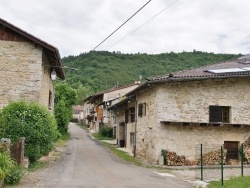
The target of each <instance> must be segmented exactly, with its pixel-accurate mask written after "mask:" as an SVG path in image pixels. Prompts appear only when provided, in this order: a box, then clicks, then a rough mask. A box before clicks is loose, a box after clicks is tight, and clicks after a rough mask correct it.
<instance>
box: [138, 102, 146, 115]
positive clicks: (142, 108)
mask: <svg viewBox="0 0 250 188" xmlns="http://www.w3.org/2000/svg"><path fill="white" fill-rule="evenodd" d="M145 115H146V103H140V104H138V116H139V117H142V116H145Z"/></svg>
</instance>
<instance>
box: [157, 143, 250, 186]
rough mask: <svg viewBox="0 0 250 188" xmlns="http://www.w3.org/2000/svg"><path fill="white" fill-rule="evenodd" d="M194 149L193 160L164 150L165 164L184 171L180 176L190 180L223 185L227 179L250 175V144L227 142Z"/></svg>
mask: <svg viewBox="0 0 250 188" xmlns="http://www.w3.org/2000/svg"><path fill="white" fill-rule="evenodd" d="M194 148H195V149H194V157H193V158H192V160H189V159H187V158H186V157H185V156H183V155H182V156H179V155H177V153H175V152H171V151H168V150H162V156H164V158H165V159H166V160H165V161H164V164H165V165H168V166H172V167H169V168H171V169H176V170H177V171H179V170H180V169H182V170H180V171H179V172H178V174H179V175H181V176H186V177H188V178H190V180H191V179H192V180H194V179H200V180H202V181H211V180H221V182H222V185H223V181H224V179H225V178H229V177H232V176H244V175H250V155H249V154H250V147H249V144H245V143H244V144H241V145H239V142H225V143H224V145H223V146H222V145H219V144H213V145H202V144H197V145H195V146H194ZM162 163H163V162H162ZM177 166H185V167H184V168H182V167H177ZM187 166H188V167H187ZM184 171H185V172H184ZM186 171H187V172H186ZM187 174H188V175H187Z"/></svg>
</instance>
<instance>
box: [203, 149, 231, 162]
mask: <svg viewBox="0 0 250 188" xmlns="http://www.w3.org/2000/svg"><path fill="white" fill-rule="evenodd" d="M226 155H227V150H226V149H224V150H223V164H226ZM202 158H203V160H202V161H203V165H218V164H221V151H220V150H216V151H211V152H208V153H206V154H204V155H203V157H202Z"/></svg>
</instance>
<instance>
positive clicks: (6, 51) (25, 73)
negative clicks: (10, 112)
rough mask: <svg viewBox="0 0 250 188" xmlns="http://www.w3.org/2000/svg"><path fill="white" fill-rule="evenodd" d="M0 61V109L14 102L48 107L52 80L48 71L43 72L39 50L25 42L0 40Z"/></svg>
mask: <svg viewBox="0 0 250 188" xmlns="http://www.w3.org/2000/svg"><path fill="white" fill-rule="evenodd" d="M0 62H1V63H0V109H1V108H3V107H4V106H7V105H8V104H9V103H10V102H12V101H17V100H25V101H37V102H40V103H41V104H44V105H45V106H48V98H47V97H48V96H47V95H48V94H49V91H48V88H50V89H51V81H50V78H49V75H48V72H46V71H45V72H43V71H44V70H43V66H42V48H40V47H38V46H35V45H33V44H31V43H27V42H14V41H0ZM45 75H46V76H45ZM49 85H50V86H49ZM46 98H47V100H46ZM45 101H46V102H45Z"/></svg>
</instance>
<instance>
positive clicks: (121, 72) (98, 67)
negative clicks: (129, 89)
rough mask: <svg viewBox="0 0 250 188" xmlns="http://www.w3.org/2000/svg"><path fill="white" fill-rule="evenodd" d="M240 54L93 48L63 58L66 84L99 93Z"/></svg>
mask: <svg viewBox="0 0 250 188" xmlns="http://www.w3.org/2000/svg"><path fill="white" fill-rule="evenodd" d="M239 56H240V54H238V55H235V54H214V53H207V52H201V51H195V50H194V51H193V52H181V53H174V52H170V53H162V54H155V55H151V54H140V53H137V54H122V53H120V52H113V53H112V52H107V51H92V52H89V53H83V54H81V55H79V56H68V57H65V58H63V59H62V61H63V64H64V66H68V67H73V68H76V69H78V70H77V71H74V72H72V71H67V69H66V78H67V83H69V85H71V86H72V87H73V88H78V87H79V85H80V84H82V85H83V86H84V87H85V88H88V90H91V91H92V92H97V91H101V90H105V89H108V88H111V87H114V86H116V85H119V86H120V85H125V84H128V83H133V82H134V81H137V80H139V77H140V75H141V76H142V82H143V80H145V79H146V78H148V77H151V76H157V75H164V74H168V73H171V72H176V71H181V70H186V69H191V68H196V67H200V66H204V65H209V64H213V63H218V62H221V61H226V60H229V59H233V58H236V57H239ZM68 70H69V69H68Z"/></svg>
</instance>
